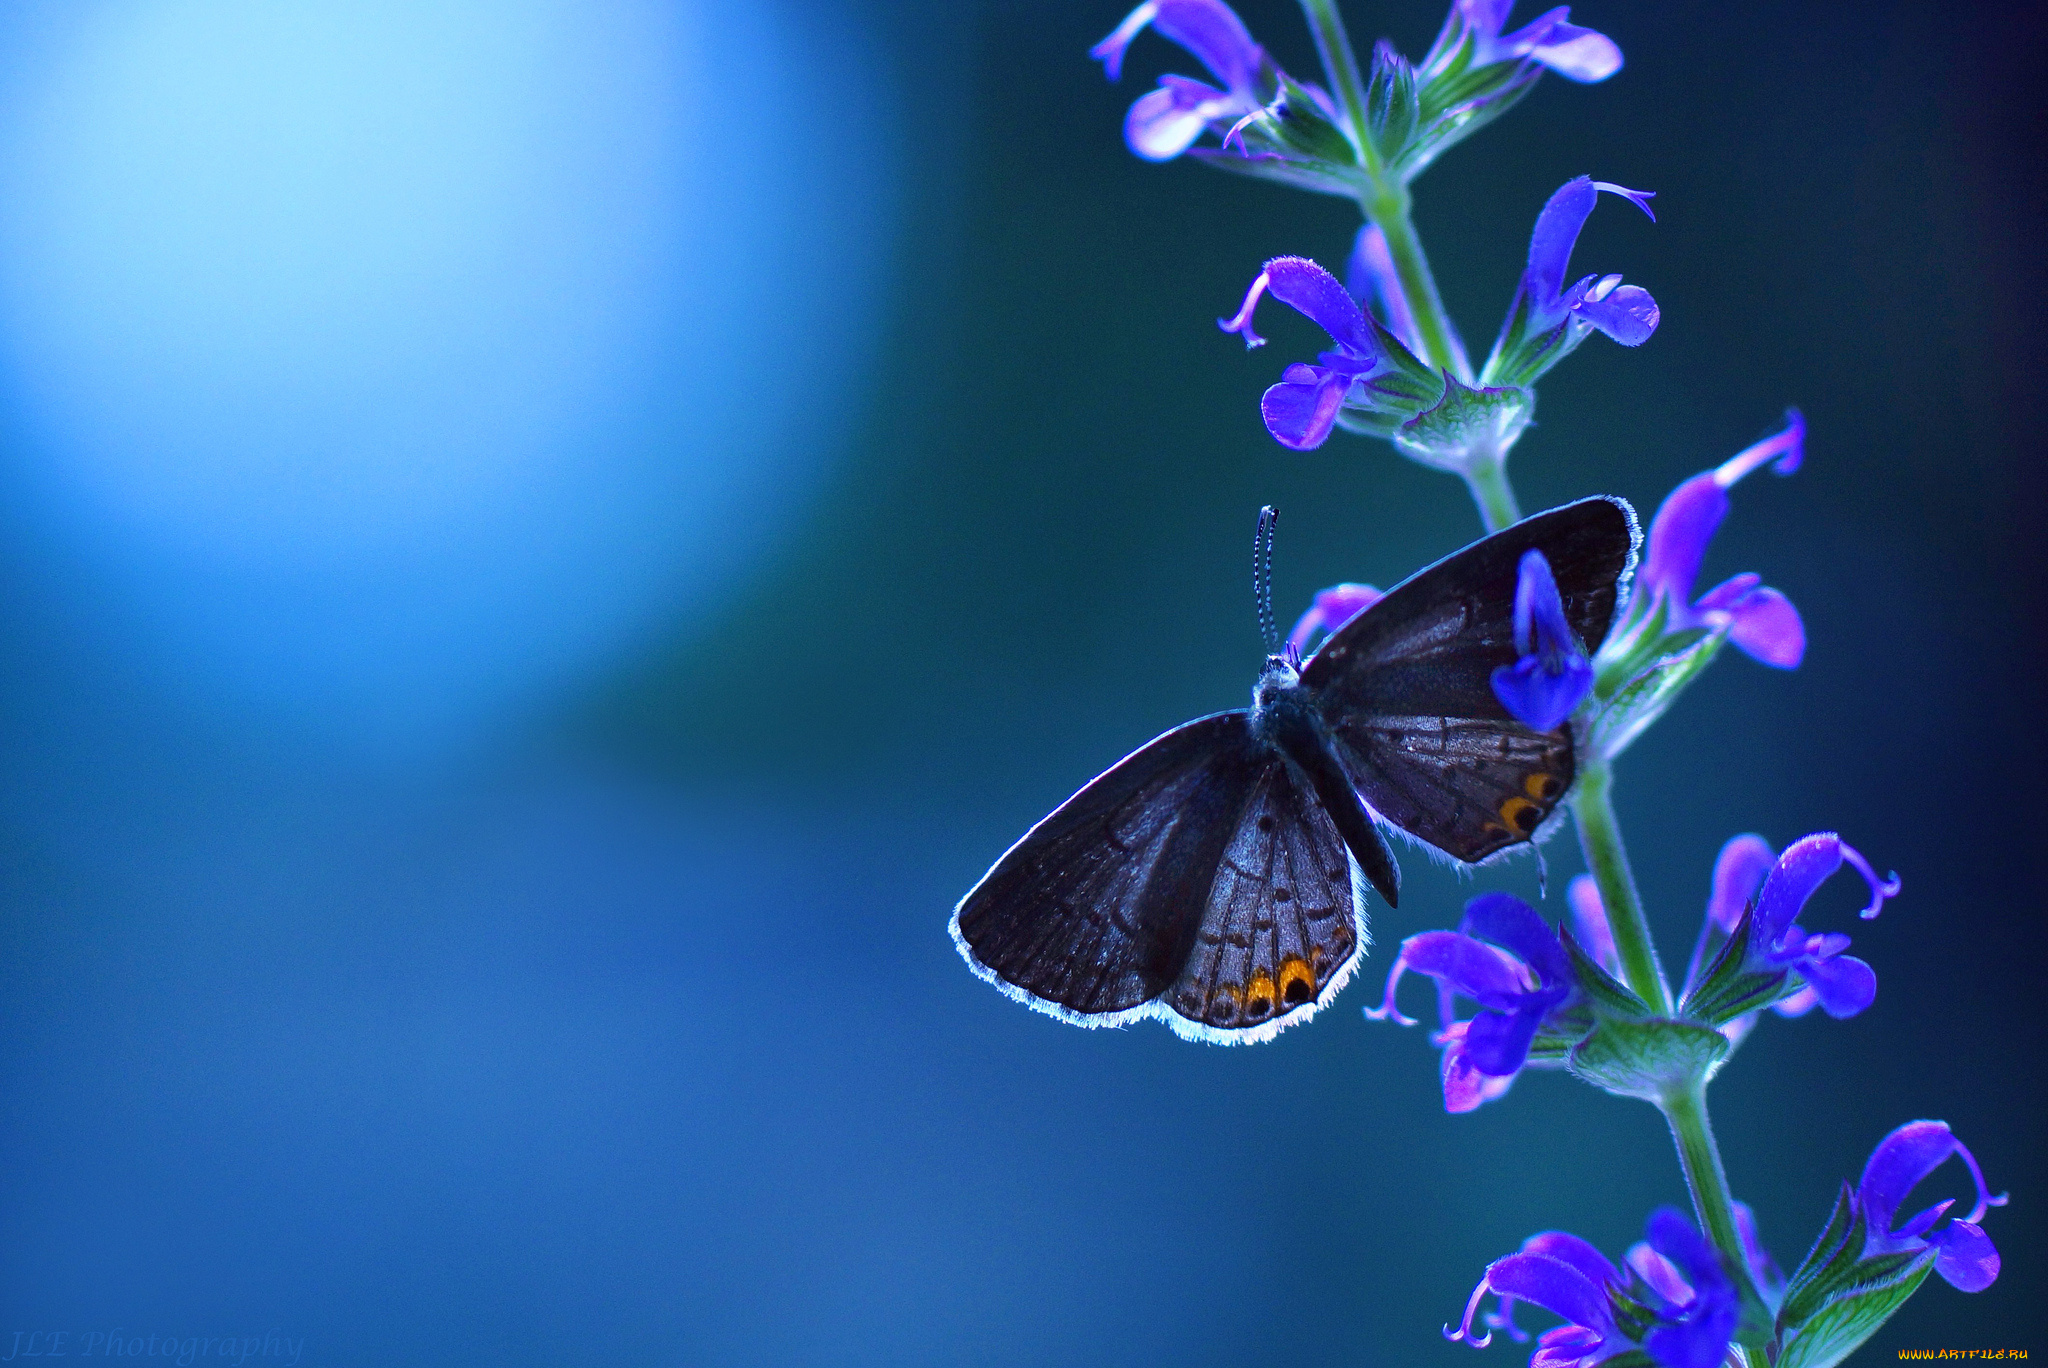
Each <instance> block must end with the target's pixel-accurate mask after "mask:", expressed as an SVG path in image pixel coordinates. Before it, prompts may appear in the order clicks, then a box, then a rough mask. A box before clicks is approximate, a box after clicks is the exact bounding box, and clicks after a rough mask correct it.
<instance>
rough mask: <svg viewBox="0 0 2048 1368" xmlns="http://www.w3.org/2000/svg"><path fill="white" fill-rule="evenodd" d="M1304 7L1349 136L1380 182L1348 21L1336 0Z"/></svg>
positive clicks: (1314, 0) (1313, 0)
mask: <svg viewBox="0 0 2048 1368" xmlns="http://www.w3.org/2000/svg"><path fill="white" fill-rule="evenodd" d="M1301 7H1302V9H1303V10H1304V11H1306V12H1307V14H1308V27H1309V31H1310V32H1311V33H1313V34H1315V37H1316V55H1317V56H1319V57H1321V58H1322V59H1323V70H1324V71H1326V72H1328V73H1329V76H1330V84H1331V85H1332V86H1334V87H1336V90H1337V99H1338V100H1339V101H1340V102H1341V103H1342V104H1343V106H1344V122H1345V124H1346V127H1345V129H1344V132H1345V135H1346V136H1347V137H1349V138H1350V139H1351V145H1352V146H1353V147H1355V148H1357V149H1358V162H1359V165H1361V166H1363V167H1364V168H1365V174H1366V175H1367V176H1368V177H1370V178H1371V179H1373V180H1374V181H1377V180H1378V179H1379V178H1380V171H1381V168H1380V158H1379V150H1378V149H1377V148H1375V147H1374V146H1373V145H1372V139H1371V138H1369V137H1367V136H1366V127H1367V125H1366V121H1365V82H1364V81H1363V80H1361V79H1360V78H1359V75H1358V58H1357V57H1356V56H1355V55H1353V53H1352V51H1351V40H1350V39H1349V38H1347V37H1345V36H1344V21H1343V19H1341V18H1340V17H1338V14H1337V6H1336V3H1335V0H1301Z"/></svg>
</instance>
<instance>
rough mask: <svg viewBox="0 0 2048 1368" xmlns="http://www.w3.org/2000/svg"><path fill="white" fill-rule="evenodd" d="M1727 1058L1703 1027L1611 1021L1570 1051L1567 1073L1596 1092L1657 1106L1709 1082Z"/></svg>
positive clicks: (1723, 1046)
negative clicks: (1669, 1098) (1702, 1083)
mask: <svg viewBox="0 0 2048 1368" xmlns="http://www.w3.org/2000/svg"><path fill="white" fill-rule="evenodd" d="M1727 1054H1728V1040H1727V1038H1726V1037H1725V1036H1723V1035H1722V1034H1721V1033H1720V1032H1719V1031H1715V1030H1710V1029H1709V1028H1707V1027H1705V1026H1696V1025H1694V1024H1693V1023H1692V1022H1689V1021H1673V1020H1671V1019H1669V1018H1664V1017H1652V1018H1650V1019H1649V1020H1647V1021H1625V1020H1621V1019H1618V1018H1614V1017H1609V1018H1606V1019H1604V1020H1602V1021H1601V1023H1600V1024H1599V1025H1598V1026H1596V1027H1594V1028H1593V1033H1592V1034H1591V1035H1589V1036H1587V1037H1586V1038H1585V1039H1584V1040H1582V1041H1580V1042H1579V1043H1578V1046H1577V1047H1576V1048H1574V1049H1573V1050H1572V1053H1571V1061H1570V1064H1569V1066H1568V1067H1569V1068H1570V1069H1571V1071H1572V1073H1573V1074H1574V1075H1575V1076H1577V1077H1578V1078H1581V1079H1583V1080H1584V1081H1586V1082H1588V1083H1591V1084H1592V1085H1593V1086H1594V1087H1596V1088H1601V1089H1604V1090H1606V1091H1607V1092H1611V1093H1616V1094H1618V1095H1620V1096H1622V1097H1640V1098H1642V1099H1643V1100H1644V1101H1646V1102H1657V1101H1660V1100H1662V1099H1663V1098H1666V1097H1669V1096H1672V1095H1673V1094H1675V1093H1679V1092H1683V1091H1685V1090H1686V1089H1688V1088H1690V1087H1693V1086H1696V1085H1697V1084H1699V1083H1700V1082H1703V1081H1704V1080H1706V1079H1708V1078H1711V1077H1713V1074H1714V1070H1715V1069H1716V1068H1717V1067H1718V1066H1719V1065H1720V1063H1721V1061H1722V1059H1724V1058H1726V1057H1727Z"/></svg>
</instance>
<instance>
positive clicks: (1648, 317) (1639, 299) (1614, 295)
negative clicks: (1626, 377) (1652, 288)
mask: <svg viewBox="0 0 2048 1368" xmlns="http://www.w3.org/2000/svg"><path fill="white" fill-rule="evenodd" d="M1596 293H1597V292H1596ZM1572 312H1573V313H1575V314H1577V315H1578V316H1579V317H1580V318H1583V319H1585V320H1586V321H1587V322H1588V323H1591V324H1592V325H1593V326H1594V327H1596V328H1598V329H1599V330H1600V331H1601V332H1604V333H1606V334H1607V335H1608V336H1609V337H1611V338H1613V339H1614V340H1615V341H1617V342H1619V343H1621V345H1622V346H1624V347H1640V346H1642V345H1643V343H1645V342H1647V341H1649V340H1650V334H1651V333H1653V332H1655V331H1657V321H1658V319H1659V318H1660V317H1662V315H1661V314H1659V312H1658V310H1657V301H1656V300H1654V299H1652V298H1650V292H1649V291H1648V290H1646V289H1644V288H1643V287H1642V286H1640V285H1623V286H1621V287H1620V288H1619V289H1616V290H1612V291H1610V292H1608V293H1606V294H1604V295H1602V296H1601V297H1600V298H1598V299H1595V298H1593V297H1592V295H1588V296H1587V297H1586V299H1585V300H1584V302H1582V303H1581V304H1579V306H1578V307H1577V308H1575V309H1573V310H1572Z"/></svg>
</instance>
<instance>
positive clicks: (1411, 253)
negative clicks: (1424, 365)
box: [1358, 177, 1472, 385]
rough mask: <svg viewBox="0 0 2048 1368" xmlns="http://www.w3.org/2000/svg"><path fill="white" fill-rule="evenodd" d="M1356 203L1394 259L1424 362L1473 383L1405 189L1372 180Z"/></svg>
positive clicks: (1397, 183)
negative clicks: (1412, 218)
mask: <svg viewBox="0 0 2048 1368" xmlns="http://www.w3.org/2000/svg"><path fill="white" fill-rule="evenodd" d="M1358 204H1359V207H1360V208H1361V209H1363V210H1364V211H1365V216H1366V217H1367V218H1369V219H1371V220H1372V221H1373V223H1374V224H1375V225H1376V226H1377V227H1378V228H1379V230H1380V232H1382V233H1384V234H1386V238H1387V255H1388V256H1390V257H1392V258H1393V260H1394V275H1395V276H1396V277H1397V278H1398V279H1399V280H1400V282H1401V293H1402V294H1403V295H1405V296H1406V297H1407V300H1408V312H1409V314H1410V315H1412V316H1413V317H1414V319H1415V331H1416V333H1417V340H1418V341H1420V342H1421V343H1422V350H1423V352H1424V353H1425V354H1424V356H1423V358H1422V359H1423V360H1425V361H1427V362H1429V364H1430V365H1432V366H1435V367H1436V368H1437V369H1438V370H1445V371H1449V372H1450V373H1451V374H1453V375H1455V376H1457V377H1458V379H1459V380H1461V381H1463V382H1464V383H1465V384H1468V385H1469V384H1471V383H1472V363H1471V362H1470V361H1468V360H1467V359H1466V358H1465V349H1464V348H1463V347H1460V346H1459V345H1458V342H1457V336H1456V334H1455V333H1454V332H1453V331H1452V329H1451V319H1450V315H1449V314H1447V313H1445V312H1444V301H1443V297H1442V296H1441V295H1439V294H1437V292H1436V277H1435V276H1433V275H1431V274H1430V273H1429V258H1428V257H1426V256H1424V255H1423V254H1422V240H1421V239H1420V238H1418V237H1416V236H1415V225H1414V224H1413V223H1412V222H1410V221H1409V218H1408V207H1409V198H1408V187H1407V186H1405V185H1402V184H1400V183H1399V182H1398V181H1394V182H1388V181H1385V180H1381V179H1379V178H1377V177H1375V178H1374V182H1373V184H1372V186H1371V187H1370V188H1368V189H1367V190H1366V191H1365V192H1364V193H1362V194H1361V195H1360V196H1359V197H1358Z"/></svg>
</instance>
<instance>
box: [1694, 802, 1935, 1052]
mask: <svg viewBox="0 0 2048 1368" xmlns="http://www.w3.org/2000/svg"><path fill="white" fill-rule="evenodd" d="M1845 863H1846V864H1848V865H1849V866H1851V867H1852V868H1854V869H1855V870H1856V872H1857V873H1859V874H1861V875H1862V876H1863V881H1864V882H1865V883H1866V884H1867V885H1868V886H1869V888H1870V904H1869V906H1867V907H1865V908H1864V909H1863V914H1862V915H1863V916H1864V917H1865V918H1870V917H1875V916H1876V915H1877V914H1878V913H1879V912H1880V911H1881V910H1882V909H1883V907H1884V902H1885V899H1887V898H1891V897H1896V896H1897V895H1898V892H1899V880H1898V877H1897V876H1896V875H1894V876H1892V877H1891V878H1890V879H1883V880H1881V879H1879V878H1878V877H1877V874H1876V871H1874V870H1873V869H1872V868H1871V867H1870V862H1869V861H1868V860H1866V859H1864V858H1863V856H1862V855H1861V854H1859V853H1858V852H1857V851H1856V849H1855V848H1854V847H1853V846H1850V845H1848V844H1847V843H1845V842H1844V841H1843V840H1842V838H1841V837H1839V836H1837V835H1835V834H1834V833H1833V832H1831V831H1823V832H1816V833H1815V834H1813V835H1811V836H1804V837H1801V838H1800V839H1799V840H1796V841H1794V842H1793V843H1792V844H1791V845H1789V846H1787V847H1786V848H1785V850H1784V853H1782V854H1779V855H1775V856H1774V855H1773V854H1772V853H1771V848H1770V846H1769V845H1768V844H1767V843H1766V842H1765V841H1764V839H1763V837H1761V836H1755V835H1743V836H1737V837H1735V838H1734V839H1733V840H1731V841H1729V842H1728V843H1727V844H1726V845H1724V846H1722V847H1721V854H1720V856H1719V858H1717V859H1716V860H1715V861H1714V882H1713V891H1712V893H1711V894H1710V895H1709V897H1708V899H1707V915H1706V921H1705V924H1704V925H1703V926H1702V927H1701V931H1700V940H1699V943H1698V945H1697V946H1696V947H1695V948H1694V951H1693V964H1692V969H1691V971H1690V972H1689V973H1688V974H1687V976H1686V977H1687V981H1688V983H1689V984H1691V985H1692V986H1691V987H1690V988H1689V990H1688V992H1687V995H1686V1011H1687V1012H1688V1014H1690V1015H1693V1016H1695V1017H1698V1018H1700V1019H1703V1020H1707V1021H1710V1022H1714V1023H1719V1024H1722V1028H1723V1030H1724V1031H1725V1030H1727V1029H1729V1027H1730V1026H1732V1027H1733V1028H1734V1030H1735V1031H1736V1033H1737V1038H1739V1035H1740V1034H1741V1033H1743V1032H1746V1031H1747V1029H1748V1026H1749V1024H1750V1023H1751V1022H1752V1021H1753V1019H1754V1016H1755V1011H1754V1009H1750V1008H1748V1006H1747V1004H1749V1003H1752V1002H1755V1001H1756V1000H1757V999H1758V998H1759V997H1760V996H1764V995H1772V994H1776V993H1777V992H1779V991H1780V990H1781V988H1782V986H1783V985H1784V984H1785V983H1787V982H1788V981H1796V982H1797V983H1798V984H1799V985H1800V986H1799V988H1798V990H1797V991H1795V992H1793V993H1791V994H1790V995H1789V996H1785V997H1782V998H1778V999H1775V1000H1774V1001H1772V1003H1771V1006H1772V1007H1773V1008H1774V1010H1776V1011H1777V1012H1778V1013H1780V1014H1781V1015H1783V1016H1802V1015H1804V1014H1805V1013H1807V1012H1809V1011H1811V1010H1812V1009H1813V1008H1814V1007H1816V1006H1817V1007H1819V1008H1820V1009H1821V1010H1822V1011H1824V1012H1826V1013H1827V1014H1828V1015H1829V1016H1831V1017H1835V1018H1837V1019H1841V1018H1847V1017H1852V1016H1855V1015H1856V1014H1857V1013H1858V1012H1860V1011H1862V1010H1863V1009H1864V1008H1866V1007H1868V1006H1869V1005H1870V1004H1871V1002H1872V1001H1874V1000H1875V999H1876V997H1877V973H1876V971H1875V970H1873V969H1872V968H1871V967H1870V966H1869V965H1868V964H1865V963H1864V962H1863V961H1862V960H1860V959H1857V958H1855V957H1854V956H1853V955H1845V954H1843V953H1842V952H1843V951H1845V950H1847V949H1848V948H1849V943H1850V942H1849V938H1848V937H1847V936H1845V935H1842V934H1841V933H1840V932H1835V931H1829V932H1821V933H1813V934H1810V933H1808V932H1807V931H1806V930H1805V929H1804V928H1802V927H1801V926H1800V925H1799V924H1798V923H1797V922H1795V921H1794V920H1793V918H1794V917H1796V916H1798V915H1799V911H1800V909H1801V908H1803V907H1804V906H1805V905H1806V902H1807V899H1809V898H1811V897H1812V896H1813V894H1814V891H1815V890H1816V889H1818V888H1819V887H1820V886H1821V885H1822V884H1823V883H1825V882H1827V880H1828V879H1829V878H1830V877H1831V876H1832V875H1833V874H1834V873H1835V872H1836V871H1837V870H1839V869H1840V868H1841V867H1842V866H1843V865H1844V864H1845ZM1745 917H1747V918H1748V919H1749V924H1748V934H1747V936H1746V937H1745V938H1744V939H1743V946H1742V954H1741V957H1740V958H1739V959H1735V958H1734V957H1733V951H1732V950H1731V949H1729V942H1730V939H1731V938H1732V937H1734V936H1735V934H1736V932H1737V931H1738V930H1739V929H1740V928H1741V926H1742V923H1743V919H1744V918H1745ZM1716 951H1719V952H1720V953H1719V954H1718V957H1716V955H1715V952H1716ZM1703 966H1705V967H1703ZM1787 975H1789V976H1790V979H1789V980H1788V979H1787V977H1786V976H1787Z"/></svg>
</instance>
